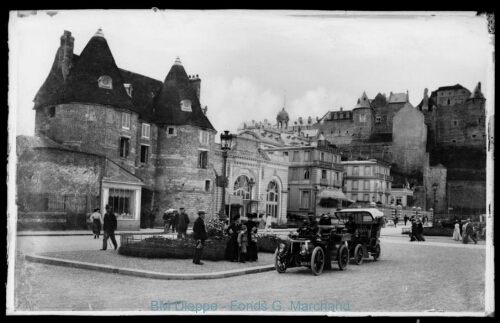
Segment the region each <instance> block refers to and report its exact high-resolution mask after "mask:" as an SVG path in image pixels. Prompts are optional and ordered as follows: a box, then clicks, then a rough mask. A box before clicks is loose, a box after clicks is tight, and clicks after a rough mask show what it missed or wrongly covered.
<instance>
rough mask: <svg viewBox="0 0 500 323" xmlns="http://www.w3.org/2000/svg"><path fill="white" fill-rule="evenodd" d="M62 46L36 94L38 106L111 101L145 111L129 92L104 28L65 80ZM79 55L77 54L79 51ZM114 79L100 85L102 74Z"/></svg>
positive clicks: (113, 103)
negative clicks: (63, 75) (59, 57)
mask: <svg viewBox="0 0 500 323" xmlns="http://www.w3.org/2000/svg"><path fill="white" fill-rule="evenodd" d="M60 51H61V48H59V50H58V53H57V55H56V58H55V60H54V64H53V66H52V69H51V71H50V73H49V76H48V77H47V80H46V81H45V83H44V84H43V85H42V87H41V88H40V90H39V91H38V93H37V95H36V97H35V100H34V101H35V107H34V108H35V109H36V108H38V107H41V106H47V105H52V104H62V103H75V102H82V103H94V104H101V105H110V106H114V107H117V108H121V109H126V110H130V111H133V112H137V113H139V114H141V111H140V109H138V108H136V107H135V106H134V104H133V103H132V99H131V98H130V96H129V95H128V94H127V92H126V90H125V88H124V86H123V83H124V82H123V79H122V76H121V74H120V71H119V70H118V67H117V66H116V63H115V59H114V58H113V54H112V53H111V50H110V48H109V46H108V43H107V41H106V38H104V34H103V32H102V30H101V29H99V30H98V31H97V32H96V34H95V35H94V36H93V37H92V38H91V39H90V41H89V42H88V43H87V46H85V48H84V49H83V51H82V53H81V54H80V56H79V57H78V60H76V61H75V62H74V67H73V68H72V69H71V70H70V73H69V75H68V78H67V81H66V83H64V80H63V77H62V74H61V72H60V68H59V67H58V56H59V54H60ZM75 56H76V55H75ZM102 77H104V78H108V79H110V80H111V88H102V87H99V79H100V78H102Z"/></svg>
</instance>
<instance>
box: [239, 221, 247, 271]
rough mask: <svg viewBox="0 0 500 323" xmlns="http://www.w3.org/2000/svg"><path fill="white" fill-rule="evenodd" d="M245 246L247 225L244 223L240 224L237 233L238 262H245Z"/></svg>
mask: <svg viewBox="0 0 500 323" xmlns="http://www.w3.org/2000/svg"><path fill="white" fill-rule="evenodd" d="M247 246H248V234H247V227H246V226H245V225H242V226H241V230H240V232H239V233H238V247H239V256H238V258H239V262H245V259H246V256H247Z"/></svg>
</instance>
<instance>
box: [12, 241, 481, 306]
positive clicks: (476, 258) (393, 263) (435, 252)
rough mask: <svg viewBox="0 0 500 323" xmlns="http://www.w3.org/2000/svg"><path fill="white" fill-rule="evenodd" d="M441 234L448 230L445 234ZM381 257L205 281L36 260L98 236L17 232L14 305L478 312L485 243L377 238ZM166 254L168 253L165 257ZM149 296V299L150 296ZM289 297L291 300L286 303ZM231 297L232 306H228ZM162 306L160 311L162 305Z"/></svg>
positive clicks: (85, 245)
mask: <svg viewBox="0 0 500 323" xmlns="http://www.w3.org/2000/svg"><path fill="white" fill-rule="evenodd" d="M443 239H446V238H443ZM381 241H382V242H381V243H382V244H381V245H382V258H381V260H380V261H372V260H366V261H365V262H364V263H363V264H362V265H361V266H356V265H354V264H353V263H352V262H351V264H350V266H349V267H348V268H347V270H346V271H340V270H338V269H337V267H336V266H334V269H332V270H328V271H325V272H323V274H322V275H321V276H313V275H312V274H311V273H310V271H309V270H308V269H306V268H296V269H289V270H288V271H287V272H286V273H285V274H278V273H276V272H275V271H271V272H265V273H259V274H251V275H245V276H239V277H232V278H225V279H216V280H207V281H163V280H155V279H146V278H138V277H130V276H121V275H117V274H108V273H100V272H95V271H89V270H83V269H75V268H67V267H58V266H50V265H42V264H34V263H28V262H25V261H23V258H22V257H21V256H22V252H44V251H66V250H93V249H95V248H99V247H100V241H98V240H93V239H92V238H89V237H88V236H84V237H18V245H17V246H18V255H19V256H18V257H17V258H16V259H17V263H16V275H17V277H16V292H17V293H16V309H18V310H37V311H135V310H139V311H150V310H151V306H152V304H153V305H154V304H155V303H154V302H155V301H157V302H159V301H162V302H164V303H167V302H168V301H170V302H171V303H173V304H176V305H171V309H175V308H177V309H183V307H184V306H185V305H184V304H186V303H183V302H187V303H209V304H215V305H212V306H216V307H217V310H224V311H230V310H240V311H250V310H258V309H259V306H258V305H259V304H260V309H263V304H264V302H265V304H266V308H267V311H268V312H269V311H272V310H273V308H272V304H274V305H275V306H274V309H275V310H277V309H278V308H279V306H278V305H280V306H281V309H282V310H291V309H296V307H295V306H296V305H298V303H297V302H299V301H300V302H302V303H315V302H327V303H337V304H343V306H345V307H346V308H347V306H348V307H349V310H350V311H352V312H387V311H391V312H392V311H394V312H413V311H416V312H420V311H426V310H430V309H437V310H444V311H453V312H454V311H458V312H460V311H468V312H471V311H472V312H476V311H477V312H482V311H483V310H484V270H485V248H484V246H479V245H477V246H474V245H461V244H458V243H457V244H455V245H452V244H449V243H448V242H443V243H440V242H439V240H438V239H434V240H433V241H428V242H429V243H418V244H417V243H406V242H405V241H404V240H403V239H401V238H396V237H394V238H392V237H383V238H382V239H381ZM166 261H168V260H166ZM152 302H153V303H152ZM291 302H293V303H292V304H293V305H292V306H294V307H293V308H290V305H291ZM231 304H232V305H233V307H231ZM164 313H165V312H164Z"/></svg>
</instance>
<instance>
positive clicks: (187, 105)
mask: <svg viewBox="0 0 500 323" xmlns="http://www.w3.org/2000/svg"><path fill="white" fill-rule="evenodd" d="M181 110H182V111H186V112H192V111H193V110H191V101H190V100H182V101H181Z"/></svg>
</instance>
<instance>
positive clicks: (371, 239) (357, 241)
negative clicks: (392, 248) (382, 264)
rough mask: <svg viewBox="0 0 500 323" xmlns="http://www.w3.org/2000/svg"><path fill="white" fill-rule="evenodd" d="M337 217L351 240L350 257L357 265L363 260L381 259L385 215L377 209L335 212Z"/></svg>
mask: <svg viewBox="0 0 500 323" xmlns="http://www.w3.org/2000/svg"><path fill="white" fill-rule="evenodd" d="M335 215H336V217H337V218H338V219H339V221H340V222H341V223H343V224H344V226H345V228H346V230H347V232H348V233H350V234H351V239H350V240H349V241H348V242H347V245H348V246H349V255H351V257H352V258H354V262H355V263H356V264H357V265H361V264H362V263H363V259H365V258H369V257H370V256H372V257H373V260H378V259H379V258H380V252H381V249H380V239H379V238H380V230H381V228H382V226H383V225H384V218H383V217H384V213H383V212H381V211H379V210H377V209H375V208H367V209H343V210H340V211H337V212H335Z"/></svg>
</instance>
